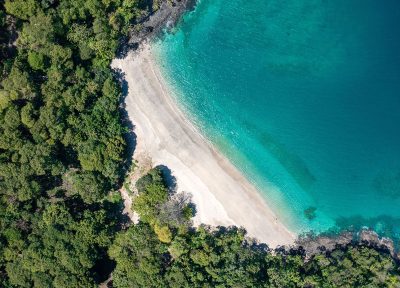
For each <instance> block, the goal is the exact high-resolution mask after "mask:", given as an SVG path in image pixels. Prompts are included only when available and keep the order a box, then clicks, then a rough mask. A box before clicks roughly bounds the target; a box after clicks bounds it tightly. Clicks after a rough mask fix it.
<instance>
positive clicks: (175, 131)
mask: <svg viewBox="0 0 400 288" xmlns="http://www.w3.org/2000/svg"><path fill="white" fill-rule="evenodd" d="M112 66H113V67H114V68H119V69H121V70H122V71H123V72H124V73H125V80H126V81H127V83H128V96H127V98H126V108H127V111H128V114H129V117H130V119H131V120H132V123H133V124H134V126H135V129H134V132H135V134H136V136H137V146H136V150H135V154H134V158H135V159H136V161H138V162H139V164H140V162H141V161H142V160H141V159H146V158H147V159H148V157H150V158H151V160H152V162H153V165H165V166H167V167H168V168H169V169H171V171H172V173H173V175H174V176H175V177H176V179H177V188H178V192H181V191H185V192H189V193H191V194H192V196H193V198H192V201H193V202H194V203H195V205H196V209H197V214H196V216H195V219H194V224H195V225H199V224H201V223H204V224H209V225H213V226H217V225H224V226H229V225H237V226H242V227H244V228H245V229H246V230H247V232H248V235H249V236H251V237H255V238H256V239H257V240H259V241H262V242H264V243H267V244H269V246H270V247H276V246H277V245H285V244H291V243H293V241H294V238H295V235H294V234H293V233H291V232H290V231H288V230H287V229H286V227H285V226H284V225H283V224H282V223H280V222H279V220H278V219H277V217H276V216H275V214H274V213H273V212H272V210H271V209H270V208H269V207H268V205H267V203H266V201H265V200H264V199H263V198H262V197H261V195H259V193H258V191H257V190H256V189H255V188H254V186H253V185H252V184H250V183H249V182H248V181H247V180H246V179H245V178H244V177H243V175H242V174H241V173H240V172H239V171H238V170H237V168H235V167H234V166H233V165H232V164H231V163H230V161H229V160H227V159H226V158H225V157H224V156H223V155H221V153H219V152H218V151H216V149H215V148H214V147H213V146H212V145H211V144H210V143H209V142H208V141H207V140H205V139H204V138H203V136H202V135H201V134H200V133H199V132H198V130H197V129H196V128H195V127H194V126H193V125H192V124H191V123H190V122H189V121H188V119H187V118H186V116H185V115H184V114H183V113H182V111H181V110H180V109H179V107H178V105H177V104H176V103H175V100H174V98H173V97H171V92H170V89H169V87H168V86H167V85H166V83H165V81H164V79H163V78H162V76H161V74H160V71H159V69H158V67H157V64H156V63H155V61H154V60H153V55H152V54H151V51H150V49H149V48H148V46H145V47H144V48H143V49H142V50H141V51H139V52H135V53H131V54H129V55H128V56H127V57H126V58H125V59H122V60H120V59H118V60H114V61H113V64H112Z"/></svg>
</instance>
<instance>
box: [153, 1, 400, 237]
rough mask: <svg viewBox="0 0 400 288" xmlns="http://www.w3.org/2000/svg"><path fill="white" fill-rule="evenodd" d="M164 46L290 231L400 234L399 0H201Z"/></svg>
mask: <svg viewBox="0 0 400 288" xmlns="http://www.w3.org/2000/svg"><path fill="white" fill-rule="evenodd" d="M155 49H156V52H157V55H158V56H159V62H160V64H161V65H162V67H163V70H164V74H165V75H166V77H167V79H168V81H169V82H170V83H171V84H172V87H174V89H175V90H176V91H177V97H178V98H179V99H178V100H179V101H180V103H181V104H182V105H183V106H184V108H185V109H186V110H187V111H188V112H189V113H190V114H191V115H192V118H193V119H194V121H195V122H196V123H197V125H198V126H199V127H200V129H201V130H202V131H203V133H204V134H205V135H207V136H208V137H209V138H210V140H211V141H212V142H214V143H215V144H216V145H217V146H218V147H219V148H220V149H221V150H222V151H223V152H224V153H225V154H226V155H227V156H228V157H229V158H230V159H231V160H232V161H233V162H234V163H235V165H236V166H237V167H238V168H239V169H240V170H242V171H243V172H244V173H245V174H246V176H247V177H248V178H249V179H250V180H251V181H252V182H253V183H255V185H256V186H257V187H259V189H260V190H261V191H262V192H263V194H264V195H265V197H266V199H267V200H268V203H270V205H271V206H272V207H273V209H274V210H275V212H276V213H277V214H278V215H279V217H280V218H281V219H282V220H283V221H284V222H285V223H286V224H287V225H289V227H290V228H291V229H293V230H294V231H296V232H304V231H309V230H314V231H317V232H321V231H326V230H329V229H332V228H340V229H345V228H348V227H349V226H355V227H356V228H358V227H360V226H369V227H371V228H374V229H376V230H378V231H379V232H380V233H382V234H383V235H387V236H399V235H400V225H399V224H400V209H399V207H400V2H399V1H398V0H386V1H376V0H336V1H324V0H263V1H255V0H250V1H249V0H231V1H222V0H200V1H199V3H198V5H197V7H196V9H195V10H194V11H193V12H190V13H188V14H187V15H186V16H185V17H184V20H183V21H182V23H181V24H180V25H179V26H178V27H177V28H176V29H175V31H173V32H172V33H168V34H167V35H165V36H164V37H163V39H162V41H160V42H159V43H158V44H157V45H155ZM311 207H314V208H313V209H309V208H311ZM306 209H309V212H310V211H313V210H315V211H314V212H311V213H309V214H314V215H311V217H310V215H308V216H309V217H307V216H306V213H305V212H304V211H305V210H306ZM313 216H315V217H313Z"/></svg>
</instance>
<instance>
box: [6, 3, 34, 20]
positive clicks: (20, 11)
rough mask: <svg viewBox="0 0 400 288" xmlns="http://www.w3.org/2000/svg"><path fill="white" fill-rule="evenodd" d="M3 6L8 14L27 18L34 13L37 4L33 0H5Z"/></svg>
mask: <svg viewBox="0 0 400 288" xmlns="http://www.w3.org/2000/svg"><path fill="white" fill-rule="evenodd" d="M4 7H5V8H6V11H7V13H8V14H11V15H14V16H16V17H18V18H20V19H23V20H28V19H29V17H31V16H32V15H34V14H35V12H36V10H37V8H38V5H37V4H36V1H35V0H6V1H5V3H4Z"/></svg>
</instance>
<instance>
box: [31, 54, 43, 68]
mask: <svg viewBox="0 0 400 288" xmlns="http://www.w3.org/2000/svg"><path fill="white" fill-rule="evenodd" d="M28 63H29V65H30V66H31V67H32V69H35V70H43V69H44V56H43V54H41V53H37V52H34V51H30V52H29V53H28Z"/></svg>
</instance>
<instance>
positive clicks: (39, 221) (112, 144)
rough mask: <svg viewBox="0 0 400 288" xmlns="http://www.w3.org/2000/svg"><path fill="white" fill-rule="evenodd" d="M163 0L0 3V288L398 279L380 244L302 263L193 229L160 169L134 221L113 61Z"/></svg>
mask: <svg viewBox="0 0 400 288" xmlns="http://www.w3.org/2000/svg"><path fill="white" fill-rule="evenodd" d="M159 1H161V0H159ZM159 4H160V3H159V2H158V1H146V0H37V1H36V0H13V1H12V0H6V1H2V0H0V7H1V9H0V287H97V286H98V285H99V284H100V283H102V282H104V281H106V280H107V279H111V280H110V281H109V285H112V286H113V287H400V277H399V275H400V274H399V264H398V262H397V260H396V259H394V258H392V257H391V255H390V254H389V253H388V251H385V250H384V249H375V248H372V247H367V246H365V245H362V244H352V245H347V246H346V247H337V248H336V249H335V250H333V251H329V252H321V253H320V254H318V255H315V256H313V257H311V258H310V259H306V257H305V253H304V251H303V250H302V249H301V248H297V249H292V250H288V251H287V250H284V249H280V250H277V251H271V250H270V249H268V247H267V246H266V245H262V244H259V243H256V242H253V241H251V240H250V239H248V238H246V233H245V231H244V230H243V229H240V228H236V227H228V228H224V227H218V228H214V229H212V228H210V227H206V226H204V227H199V228H197V229H195V228H193V227H192V225H191V220H190V219H191V217H192V216H193V214H194V213H195V209H194V207H193V206H192V205H191V203H190V201H189V200H190V197H187V195H183V194H174V193H173V191H171V190H170V189H169V187H167V185H166V183H165V179H164V174H163V173H162V171H161V170H160V169H159V168H155V169H153V170H151V171H149V173H148V174H147V175H145V176H144V177H142V178H141V179H140V180H139V181H138V182H137V183H136V187H137V190H138V191H139V194H138V196H137V197H136V198H135V199H134V204H133V209H134V210H135V211H136V212H137V213H138V214H139V216H140V221H139V223H138V224H130V223H128V222H127V221H126V220H125V218H124V217H123V215H122V212H121V211H122V208H123V206H122V205H123V204H122V200H121V197H120V195H119V193H118V189H119V188H120V187H121V185H122V183H123V181H124V178H125V177H126V174H127V171H128V169H130V167H129V165H130V161H128V159H129V157H128V155H127V135H128V133H129V129H128V128H127V126H126V125H125V124H124V119H123V112H122V105H121V102H122V98H121V97H122V96H121V89H120V83H119V82H118V77H117V76H116V74H115V73H114V72H113V71H112V70H111V69H110V62H111V60H112V58H113V57H115V55H116V52H117V49H118V46H119V43H121V42H122V39H123V38H124V37H125V36H126V35H127V33H128V32H129V31H130V30H131V29H136V28H137V26H139V25H140V24H138V23H139V22H140V21H141V20H142V19H144V18H145V17H146V16H147V15H149V14H150V13H152V12H153V11H154V10H156V9H157V8H158V7H159ZM110 275H112V276H111V277H110Z"/></svg>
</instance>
